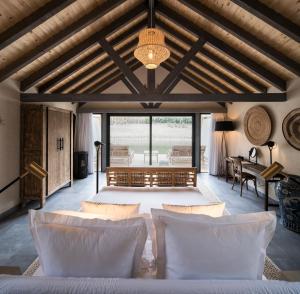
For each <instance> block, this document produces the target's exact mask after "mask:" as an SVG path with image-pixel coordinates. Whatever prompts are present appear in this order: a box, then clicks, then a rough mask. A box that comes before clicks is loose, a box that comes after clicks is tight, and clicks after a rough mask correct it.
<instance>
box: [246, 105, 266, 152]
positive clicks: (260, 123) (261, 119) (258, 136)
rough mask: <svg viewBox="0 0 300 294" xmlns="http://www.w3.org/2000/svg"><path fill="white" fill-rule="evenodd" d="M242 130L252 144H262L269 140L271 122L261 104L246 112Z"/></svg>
mask: <svg viewBox="0 0 300 294" xmlns="http://www.w3.org/2000/svg"><path fill="white" fill-rule="evenodd" d="M244 131H245V134H246V137H247V139H248V140H249V142H250V143H252V144H253V145H256V146H259V145H263V144H264V143H266V142H267V141H268V140H269V138H270V135H271V131H272V122H271V118H270V116H269V114H268V113H267V111H266V110H265V109H264V108H263V107H262V106H254V107H252V108H250V109H249V110H248V111H247V112H246V114H245V117H244Z"/></svg>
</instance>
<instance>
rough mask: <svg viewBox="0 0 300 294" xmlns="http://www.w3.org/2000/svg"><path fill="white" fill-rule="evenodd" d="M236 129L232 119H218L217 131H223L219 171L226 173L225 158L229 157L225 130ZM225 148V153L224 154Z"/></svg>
mask: <svg viewBox="0 0 300 294" xmlns="http://www.w3.org/2000/svg"><path fill="white" fill-rule="evenodd" d="M229 131H234V124H233V122H232V121H230V120H224V121H216V124H215V132H222V141H221V158H222V160H220V162H219V173H221V174H223V173H224V159H225V157H227V144H226V138H225V132H229ZM224 149H225V154H224Z"/></svg>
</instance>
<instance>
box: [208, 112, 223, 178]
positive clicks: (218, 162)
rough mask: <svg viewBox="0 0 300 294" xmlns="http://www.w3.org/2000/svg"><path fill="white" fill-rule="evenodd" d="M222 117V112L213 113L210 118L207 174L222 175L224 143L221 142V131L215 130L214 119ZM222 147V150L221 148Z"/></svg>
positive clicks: (221, 118)
mask: <svg viewBox="0 0 300 294" xmlns="http://www.w3.org/2000/svg"><path fill="white" fill-rule="evenodd" d="M223 119H224V114H222V113H214V114H212V120H211V142H210V150H209V174H210V175H214V176H219V175H224V173H225V165H224V158H223V157H224V155H225V149H224V147H225V144H222V135H223V133H222V132H215V131H214V130H215V124H216V121H220V120H223ZM222 149H223V150H222Z"/></svg>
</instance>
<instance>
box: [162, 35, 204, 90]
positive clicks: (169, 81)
mask: <svg viewBox="0 0 300 294" xmlns="http://www.w3.org/2000/svg"><path fill="white" fill-rule="evenodd" d="M204 44H205V40H203V39H198V40H197V41H196V42H195V43H194V44H193V45H192V47H191V48H190V50H189V51H188V52H187V53H186V54H185V55H184V56H183V58H182V59H181V60H180V61H179V62H178V64H176V66H175V68H174V69H173V70H172V71H171V72H170V73H169V74H168V75H167V76H166V78H165V79H164V80H163V81H162V82H161V84H160V85H159V86H158V87H157V90H156V92H157V93H165V92H166V91H167V90H168V88H172V87H174V80H175V79H176V78H177V76H178V75H179V74H180V72H181V71H182V70H183V69H184V68H185V67H186V66H187V64H188V63H189V62H190V60H191V59H192V58H193V57H194V56H195V54H196V53H197V52H198V51H199V49H200V48H201V47H202V46H203V45H204Z"/></svg>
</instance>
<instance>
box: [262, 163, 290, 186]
mask: <svg viewBox="0 0 300 294" xmlns="http://www.w3.org/2000/svg"><path fill="white" fill-rule="evenodd" d="M283 168H284V167H283V166H282V165H281V164H280V163H279V162H277V161H275V162H274V163H273V164H271V165H270V166H269V167H267V168H266V169H264V170H263V171H262V172H261V173H260V175H261V176H262V177H263V178H264V179H265V180H266V181H267V180H270V179H271V178H273V177H274V176H276V175H277V174H279V173H280V174H282V175H284V176H285V175H286V174H285V173H283V172H282V170H283Z"/></svg>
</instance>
